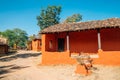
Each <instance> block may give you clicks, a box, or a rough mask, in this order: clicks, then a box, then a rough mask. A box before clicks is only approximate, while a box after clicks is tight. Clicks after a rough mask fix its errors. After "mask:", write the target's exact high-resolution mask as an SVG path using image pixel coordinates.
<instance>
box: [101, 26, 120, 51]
mask: <svg viewBox="0 0 120 80" xmlns="http://www.w3.org/2000/svg"><path fill="white" fill-rule="evenodd" d="M100 33H101V47H102V50H104V51H120V28H110V29H101V31H100Z"/></svg>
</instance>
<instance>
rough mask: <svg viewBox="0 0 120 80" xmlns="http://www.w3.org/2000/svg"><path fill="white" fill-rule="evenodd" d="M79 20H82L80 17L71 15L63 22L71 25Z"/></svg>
mask: <svg viewBox="0 0 120 80" xmlns="http://www.w3.org/2000/svg"><path fill="white" fill-rule="evenodd" d="M81 20H82V15H80V14H73V15H72V16H69V17H68V18H67V19H66V20H65V21H64V22H66V23H71V22H79V21H81Z"/></svg>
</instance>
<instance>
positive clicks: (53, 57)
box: [42, 52, 76, 65]
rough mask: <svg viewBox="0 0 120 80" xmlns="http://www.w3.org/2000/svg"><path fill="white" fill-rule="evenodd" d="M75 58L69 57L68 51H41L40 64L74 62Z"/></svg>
mask: <svg viewBox="0 0 120 80" xmlns="http://www.w3.org/2000/svg"><path fill="white" fill-rule="evenodd" d="M75 63H76V60H75V59H73V58H71V57H69V52H44V53H42V64H44V65H51V64H75Z"/></svg>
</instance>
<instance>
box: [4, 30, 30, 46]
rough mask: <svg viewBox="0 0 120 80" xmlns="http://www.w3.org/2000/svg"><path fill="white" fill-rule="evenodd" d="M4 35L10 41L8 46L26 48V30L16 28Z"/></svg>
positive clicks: (5, 32)
mask: <svg viewBox="0 0 120 80" xmlns="http://www.w3.org/2000/svg"><path fill="white" fill-rule="evenodd" d="M2 35H3V36H4V37H6V38H7V39H8V45H9V46H10V47H13V45H14V44H16V45H17V46H19V47H25V45H26V41H27V39H28V37H27V33H26V32H25V31H24V30H21V29H18V28H15V29H13V30H9V29H8V30H6V31H4V32H2Z"/></svg>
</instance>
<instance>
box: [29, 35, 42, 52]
mask: <svg viewBox="0 0 120 80" xmlns="http://www.w3.org/2000/svg"><path fill="white" fill-rule="evenodd" d="M31 43H32V50H33V51H41V45H42V44H41V35H40V34H38V35H34V39H33V40H32V42H31Z"/></svg>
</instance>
